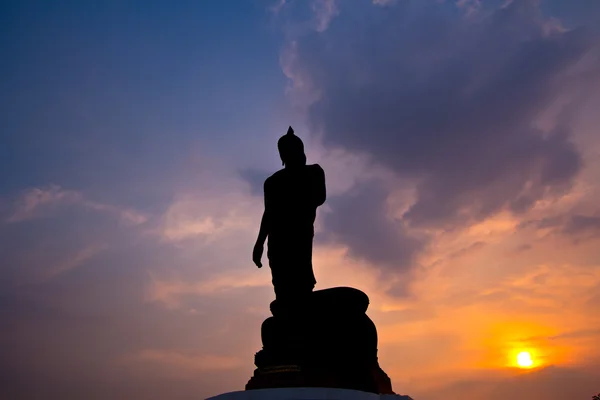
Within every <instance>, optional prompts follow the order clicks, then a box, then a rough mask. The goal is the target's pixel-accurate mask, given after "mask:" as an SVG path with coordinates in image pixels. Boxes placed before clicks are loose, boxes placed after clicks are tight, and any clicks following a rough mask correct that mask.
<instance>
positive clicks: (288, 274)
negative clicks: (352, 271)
mask: <svg viewBox="0 0 600 400" xmlns="http://www.w3.org/2000/svg"><path fill="white" fill-rule="evenodd" d="M277 147H278V148H279V155H280V157H281V161H282V163H283V165H284V168H283V169H281V170H279V171H277V172H276V173H274V174H273V175H271V176H270V177H269V178H267V180H266V181H265V184H264V196H265V200H264V201H265V211H264V213H263V217H262V221H261V224H260V231H259V234H258V238H257V240H256V244H255V246H254V251H253V254H252V259H253V261H254V263H255V264H256V265H257V266H258V267H259V268H260V267H262V263H261V258H262V254H263V246H264V243H265V240H266V239H267V237H268V240H269V241H268V251H267V257H268V258H269V266H270V268H271V274H272V278H273V286H274V288H275V296H276V297H277V299H280V300H282V299H286V300H299V299H301V298H303V297H305V296H307V295H308V294H310V292H312V290H313V288H314V287H315V284H316V279H315V276H314V273H313V268H312V245H313V237H314V222H315V216H316V212H317V207H319V206H320V205H322V204H323V203H324V202H325V198H326V189H325V173H324V172H323V169H322V168H321V167H320V166H319V165H318V164H314V165H306V155H305V154H304V144H303V143H302V140H301V139H300V138H299V137H298V136H296V135H294V130H293V129H292V127H291V126H290V127H289V129H288V131H287V134H285V135H284V136H282V137H281V138H280V139H279V142H278V143H277Z"/></svg>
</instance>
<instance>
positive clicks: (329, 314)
mask: <svg viewBox="0 0 600 400" xmlns="http://www.w3.org/2000/svg"><path fill="white" fill-rule="evenodd" d="M368 306H369V298H368V297H367V295H366V294H364V293H363V292H361V291H360V290H357V289H353V288H344V287H341V288H331V289H326V290H320V291H316V292H312V293H311V295H310V296H308V297H306V298H302V299H298V300H297V301H296V300H294V301H293V303H283V304H279V303H278V301H274V302H273V303H271V312H272V313H273V316H272V317H269V318H267V319H266V320H265V321H264V322H263V325H262V328H261V336H262V342H263V348H262V350H260V351H259V352H258V353H256V356H255V360H254V361H255V364H256V367H257V368H256V370H255V371H254V375H253V376H252V377H251V379H250V380H249V381H248V383H247V385H246V392H257V393H259V392H260V393H280V392H270V391H267V392H265V391H264V390H275V389H277V390H280V389H284V388H285V389H286V390H299V389H296V388H303V389H302V390H303V391H308V392H307V393H312V392H311V390H317V391H318V390H321V392H319V393H338V392H336V390H342V391H341V392H339V393H342V394H343V393H354V394H355V395H356V396H362V397H350V398H356V399H379V398H382V397H380V396H382V395H394V394H395V393H394V391H393V390H392V383H391V381H390V378H389V377H388V376H387V374H386V373H385V372H384V371H383V370H382V369H381V368H380V366H379V362H378V359H377V329H376V328H375V324H374V323H373V321H371V319H370V318H369V317H368V316H367V315H366V311H367V308H368ZM310 388H314V389H310ZM323 388H328V389H323ZM323 390H325V392H323ZM327 390H329V391H327ZM331 390H333V392H330V391H331ZM344 390H345V391H344ZM281 393H287V392H281ZM290 393H295V392H290ZM240 396H251V394H248V395H241V394H240ZM294 396H295V394H294ZM365 396H367V397H365ZM369 396H370V397H369ZM240 398H241V397H240ZM244 398H254V397H244ZM260 398H263V397H260ZM274 398H276V397H274ZM279 398H282V397H279ZM290 398H294V399H301V398H304V397H290ZM306 398H307V399H308V398H310V399H317V398H332V397H306ZM335 398H348V397H335Z"/></svg>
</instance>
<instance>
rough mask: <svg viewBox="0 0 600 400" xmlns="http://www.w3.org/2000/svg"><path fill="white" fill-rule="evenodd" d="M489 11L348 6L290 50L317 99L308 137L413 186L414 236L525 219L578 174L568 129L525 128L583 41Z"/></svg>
mask: <svg viewBox="0 0 600 400" xmlns="http://www.w3.org/2000/svg"><path fill="white" fill-rule="evenodd" d="M353 4H354V3H353ZM486 11H491V12H490V13H489V15H487V16H486V17H485V18H479V16H476V17H474V18H471V19H468V18H464V17H463V16H462V15H460V14H459V13H458V12H457V10H456V9H454V8H453V6H452V7H451V6H450V5H448V4H445V5H441V4H435V3H434V2H431V3H430V2H423V3H420V4H418V5H417V4H416V3H410V4H409V3H402V4H399V5H398V6H397V7H386V8H380V7H369V8H366V9H361V10H357V9H352V8H351V6H349V5H348V8H347V9H346V8H342V9H341V12H340V16H339V17H337V18H336V19H335V20H334V21H333V22H332V23H331V25H330V27H329V29H328V30H327V31H326V32H324V33H320V34H313V35H309V36H307V37H305V38H301V39H299V40H298V41H297V43H296V49H297V52H298V54H297V60H298V61H297V63H296V64H295V65H294V68H296V72H298V73H299V74H304V75H306V76H308V77H309V78H310V80H311V82H312V84H313V85H314V87H315V88H317V89H318V90H320V91H321V94H322V96H321V98H320V100H319V101H317V102H316V103H314V104H313V105H312V107H311V109H310V113H309V117H310V122H311V124H312V126H313V128H314V129H315V130H317V131H318V130H322V131H323V134H324V136H323V138H324V142H325V144H326V145H333V146H340V145H341V146H343V147H346V148H347V149H350V150H352V151H360V152H364V151H366V152H368V153H370V154H371V155H373V156H374V157H375V158H376V159H377V160H379V161H380V162H381V163H382V164H383V165H385V166H387V167H390V168H392V169H393V170H395V171H396V172H397V173H398V174H400V175H401V176H406V177H410V178H412V179H418V182H419V183H418V193H417V201H416V203H415V204H414V205H413V206H412V207H411V208H410V209H409V210H408V211H407V213H406V214H405V216H404V217H405V219H406V221H408V222H409V223H410V224H411V225H412V226H436V227H440V226H451V225H456V224H461V223H468V222H470V221H473V220H481V219H483V218H485V217H487V216H489V215H491V214H493V213H495V212H498V211H499V210H501V209H510V210H512V211H513V212H515V213H522V212H524V211H526V210H527V209H529V208H530V207H531V205H532V204H533V203H534V202H535V201H536V200H538V199H540V198H542V197H544V196H546V195H548V194H549V193H550V194H551V193H560V192H561V191H564V190H567V189H568V188H569V185H570V184H571V183H572V180H573V179H574V177H575V176H576V174H577V173H578V172H579V170H580V169H581V165H582V161H581V157H580V154H579V152H578V150H577V149H576V148H575V147H574V145H573V144H572V143H571V142H570V140H569V135H570V132H569V129H568V124H561V125H559V126H558V127H557V128H556V129H554V130H553V131H551V132H546V133H544V134H543V133H542V132H540V131H538V130H536V128H535V127H534V122H535V120H536V118H538V117H539V115H540V113H542V112H543V111H544V110H546V109H547V108H548V107H549V106H550V105H551V104H552V103H553V102H554V101H555V100H556V99H557V98H558V96H559V95H561V94H562V93H563V91H564V90H565V89H567V83H566V80H565V79H563V75H564V74H565V72H566V71H567V70H568V69H569V67H571V66H572V65H573V64H575V63H576V62H577V61H578V60H580V59H581V57H582V56H583V55H584V54H585V53H586V51H587V50H588V49H589V48H590V46H591V45H592V44H591V43H592V42H591V40H590V38H589V37H588V36H587V35H586V33H585V32H584V31H583V30H575V31H569V32H561V31H560V30H558V29H552V28H551V27H550V25H549V24H546V23H545V20H544V18H543V16H542V15H541V14H540V12H539V9H538V6H537V5H536V2H532V1H515V2H513V3H511V4H510V5H509V6H507V7H505V8H500V9H496V10H486ZM362 210H363V207H362V205H361V204H358V203H356V208H354V209H352V210H346V211H347V212H350V213H351V214H352V215H356V214H359V213H361V212H362ZM355 242H360V241H358V240H357V241H355ZM373 253H377V254H379V253H378V252H373Z"/></svg>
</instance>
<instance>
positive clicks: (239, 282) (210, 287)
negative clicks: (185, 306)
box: [145, 270, 271, 308]
mask: <svg viewBox="0 0 600 400" xmlns="http://www.w3.org/2000/svg"><path fill="white" fill-rule="evenodd" d="M149 277H150V284H149V285H148V286H147V288H146V296H145V298H146V301H148V302H158V303H162V304H164V305H166V306H167V307H169V308H178V307H181V306H182V299H184V298H185V297H187V296H196V297H202V296H210V295H214V294H217V293H227V292H228V291H231V290H236V289H243V288H253V287H268V286H270V284H271V282H270V279H269V278H268V277H267V276H266V275H265V274H259V273H258V272H257V271H256V270H250V271H248V272H243V273H240V272H239V271H233V272H230V273H227V274H218V275H215V276H212V277H206V278H204V279H202V280H197V281H190V280H182V279H174V278H170V279H161V278H159V277H157V276H155V274H153V273H151V272H149Z"/></svg>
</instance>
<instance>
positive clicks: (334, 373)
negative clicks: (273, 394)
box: [246, 365, 395, 394]
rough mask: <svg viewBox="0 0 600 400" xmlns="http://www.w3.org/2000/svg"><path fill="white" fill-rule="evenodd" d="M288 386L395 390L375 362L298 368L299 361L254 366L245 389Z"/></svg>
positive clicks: (388, 392)
mask: <svg viewBox="0 0 600 400" xmlns="http://www.w3.org/2000/svg"><path fill="white" fill-rule="evenodd" d="M287 387H328V388H337V389H352V390H360V391H363V392H371V393H379V394H395V393H394V391H393V390H392V382H391V381H390V378H389V377H388V376H387V374H386V373H385V372H384V371H383V370H382V369H381V368H380V367H379V365H374V366H372V367H370V368H368V369H365V368H364V367H363V368H361V367H359V366H355V367H351V366H347V367H338V368H333V367H332V368H304V369H303V368H301V367H300V366H298V365H281V366H279V367H267V368H257V369H256V370H254V376H253V377H252V378H250V381H248V383H247V384H246V390H254V389H274V388H287Z"/></svg>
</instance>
